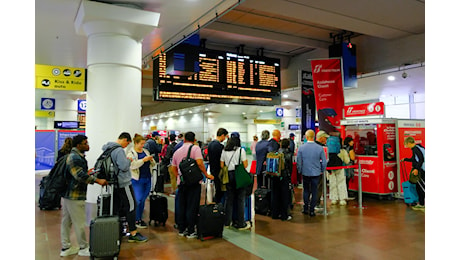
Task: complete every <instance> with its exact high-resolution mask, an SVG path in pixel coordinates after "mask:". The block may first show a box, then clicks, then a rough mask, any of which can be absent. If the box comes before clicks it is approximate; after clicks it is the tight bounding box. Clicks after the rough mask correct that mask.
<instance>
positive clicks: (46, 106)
mask: <svg viewBox="0 0 460 260" xmlns="http://www.w3.org/2000/svg"><path fill="white" fill-rule="evenodd" d="M55 105H56V99H54V98H41V102H40V109H41V110H54V108H55Z"/></svg>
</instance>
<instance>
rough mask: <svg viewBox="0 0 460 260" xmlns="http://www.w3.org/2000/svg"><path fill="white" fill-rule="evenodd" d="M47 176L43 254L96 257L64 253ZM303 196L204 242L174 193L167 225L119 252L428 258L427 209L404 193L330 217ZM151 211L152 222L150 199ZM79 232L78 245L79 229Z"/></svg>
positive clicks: (332, 208) (38, 238)
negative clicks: (275, 215)
mask: <svg viewBox="0 0 460 260" xmlns="http://www.w3.org/2000/svg"><path fill="white" fill-rule="evenodd" d="M42 177H43V176H41V175H36V176H35V183H36V190H35V202H36V204H35V206H36V207H35V259H38V260H45V259H46V260H53V259H86V258H88V257H82V256H78V255H73V256H68V257H60V256H59V253H60V249H61V246H60V223H61V211H60V210H52V211H42V210H40V209H39V208H38V192H39V187H38V185H39V183H40V180H41V178H42ZM168 186H169V185H166V186H165V187H166V188H165V191H168V190H169V189H170V188H168ZM295 197H296V202H297V203H296V205H295V206H294V209H293V211H292V216H293V219H292V220H290V221H281V220H273V219H271V217H268V216H262V215H257V214H256V215H255V223H254V226H253V227H252V228H251V230H245V231H238V230H235V229H233V228H230V229H224V234H223V238H216V239H212V240H207V241H203V242H202V241H200V240H198V239H187V238H185V237H179V236H178V235H177V230H175V229H174V212H173V210H174V198H173V197H170V196H168V208H169V218H168V221H167V223H166V226H165V227H162V226H160V227H154V226H149V227H148V229H139V231H140V232H141V233H142V234H143V235H144V236H147V237H148V238H149V240H148V241H147V242H146V243H128V242H127V237H124V238H123V241H122V244H121V252H120V255H119V258H118V259H130V260H134V259H136V260H137V259H139V260H140V259H143V260H149V259H200V260H208V259H209V260H224V259H245V260H246V259H425V213H424V212H423V211H414V210H412V209H411V208H410V207H407V206H406V204H405V203H404V202H403V201H402V200H398V199H396V200H379V199H378V198H375V197H372V196H364V198H363V206H364V209H359V208H358V207H357V206H358V204H357V200H353V201H348V205H347V206H338V205H330V201H328V206H327V210H328V215H327V216H323V215H319V214H318V215H317V216H316V217H310V216H306V215H303V214H302V213H301V209H302V205H301V203H302V190H301V189H300V188H295ZM87 208H88V207H87ZM144 216H145V217H144V220H145V221H146V222H147V221H148V216H149V202H148V200H147V202H146V206H145V212H144ZM71 234H72V235H71V239H72V242H73V244H74V245H75V246H76V245H77V243H76V239H75V235H74V232H73V230H72V232H71ZM87 234H89V233H88V232H87Z"/></svg>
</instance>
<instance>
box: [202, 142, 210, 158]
mask: <svg viewBox="0 0 460 260" xmlns="http://www.w3.org/2000/svg"><path fill="white" fill-rule="evenodd" d="M202 154H203V161H205V162H209V155H208V145H205V147H203V150H202Z"/></svg>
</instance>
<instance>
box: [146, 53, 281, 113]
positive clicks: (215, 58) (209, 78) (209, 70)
mask: <svg viewBox="0 0 460 260" xmlns="http://www.w3.org/2000/svg"><path fill="white" fill-rule="evenodd" d="M199 66H200V70H199V72H198V73H195V74H193V75H191V76H178V75H168V74H167V73H166V54H161V55H160V56H159V57H158V58H157V59H155V60H154V66H153V84H154V86H153V91H154V95H153V96H154V99H155V100H161V101H190V102H203V103H227V104H246V105H262V106H273V105H280V103H281V96H280V93H281V80H280V60H279V59H274V58H268V57H259V56H250V55H239V54H234V53H229V52H222V51H216V50H209V49H206V50H201V51H200V54H199Z"/></svg>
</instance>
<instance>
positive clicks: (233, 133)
mask: <svg viewBox="0 0 460 260" xmlns="http://www.w3.org/2000/svg"><path fill="white" fill-rule="evenodd" d="M230 137H231V138H235V137H236V138H240V133H238V132H232V133H231V134H230Z"/></svg>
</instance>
